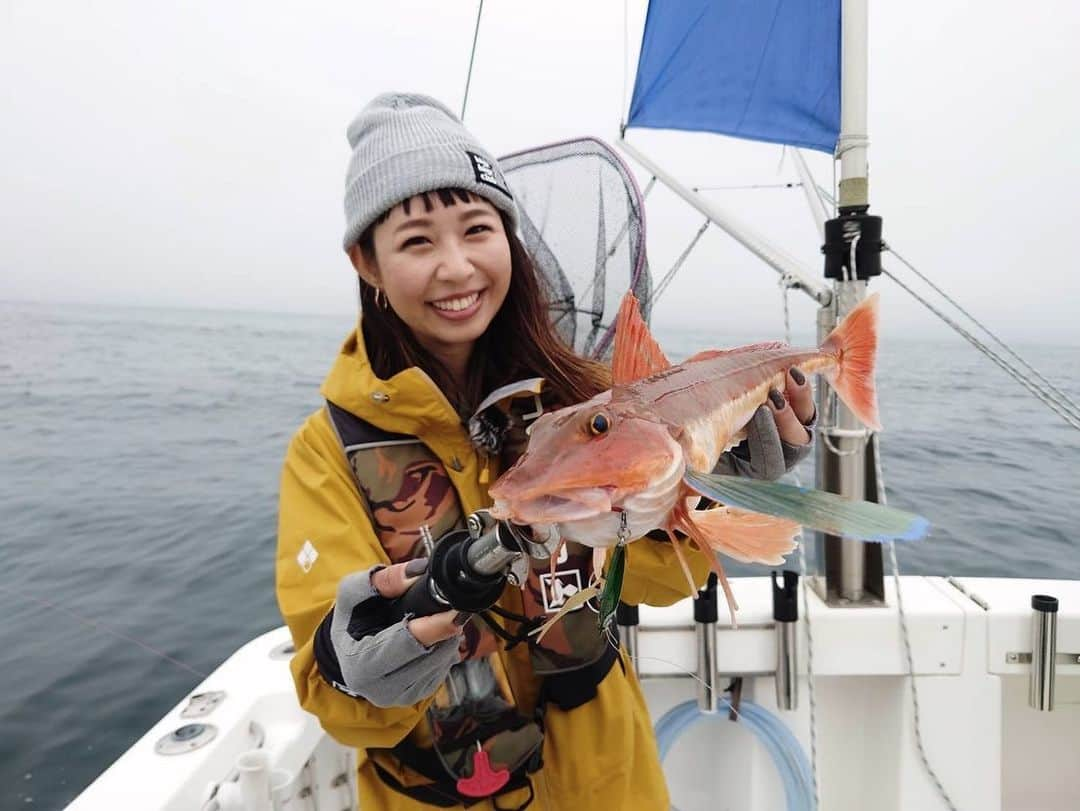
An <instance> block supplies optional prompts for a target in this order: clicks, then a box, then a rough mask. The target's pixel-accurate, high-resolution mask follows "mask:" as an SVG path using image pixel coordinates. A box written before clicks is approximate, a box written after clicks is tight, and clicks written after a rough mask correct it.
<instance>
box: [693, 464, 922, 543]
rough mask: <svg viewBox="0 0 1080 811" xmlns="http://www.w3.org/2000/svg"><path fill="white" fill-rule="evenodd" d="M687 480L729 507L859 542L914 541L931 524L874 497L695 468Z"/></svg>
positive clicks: (694, 488) (697, 488) (700, 491)
mask: <svg viewBox="0 0 1080 811" xmlns="http://www.w3.org/2000/svg"><path fill="white" fill-rule="evenodd" d="M683 480H684V481H685V482H686V484H687V486H689V487H690V488H691V489H692V490H694V491H696V492H698V493H700V494H701V495H703V496H705V497H706V498H711V499H712V500H713V501H717V502H720V503H721V504H726V505H727V506H729V507H737V508H739V509H742V510H749V511H751V512H755V513H761V514H763V515H771V516H775V517H777V518H787V519H789V520H791V521H795V522H797V523H799V524H801V525H802V526H804V527H808V528H810V529H816V530H820V531H821V532H827V533H829V534H830V535H839V536H841V537H844V538H852V539H854V540H859V541H874V542H878V543H881V542H884V541H915V540H918V539H919V538H923V537H925V536H926V533H927V532H928V531H929V529H930V522H929V521H927V520H926V519H925V518H923V517H922V516H921V515H915V514H914V513H909V512H905V511H904V510H898V509H896V508H895V507H887V506H885V505H883V504H875V503H873V502H871V501H852V500H851V499H847V498H843V497H842V496H838V495H836V494H835V493H826V492H824V491H823V490H811V489H809V488H806V487H795V486H793V485H790V484H781V483H780V482H767V481H760V480H758V479H747V478H744V477H742V476H724V475H721V474H718V473H696V472H694V471H690V470H688V471H687V472H686V474H685V475H684V476H683Z"/></svg>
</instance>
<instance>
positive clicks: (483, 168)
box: [465, 150, 514, 200]
mask: <svg viewBox="0 0 1080 811" xmlns="http://www.w3.org/2000/svg"><path fill="white" fill-rule="evenodd" d="M465 154H466V155H468V156H469V160H470V161H472V167H473V174H475V175H476V182H477V183H483V184H484V185H485V186H491V187H492V188H493V189H498V190H499V191H501V192H502V193H503V194H505V195H506V196H507V197H509V198H510V199H511V200H513V199H514V195H512V194H511V193H510V190H509V189H507V188H506V187H505V186H503V184H502V183H500V182H499V176H498V175H497V174H496V173H495V167H494V166H492V165H491V162H490V161H489V160H487V158H483V157H481V156H480V155H477V154H476V153H475V152H469V151H468V150H465Z"/></svg>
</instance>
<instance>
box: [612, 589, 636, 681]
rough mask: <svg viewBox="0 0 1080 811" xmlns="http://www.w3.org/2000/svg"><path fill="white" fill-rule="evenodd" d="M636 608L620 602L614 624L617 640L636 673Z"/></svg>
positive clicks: (616, 609)
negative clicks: (617, 629)
mask: <svg viewBox="0 0 1080 811" xmlns="http://www.w3.org/2000/svg"><path fill="white" fill-rule="evenodd" d="M640 621H641V620H640V617H639V615H638V607H637V606H636V605H627V604H626V603H623V602H620V603H619V604H618V606H616V608H615V624H616V625H617V626H618V627H619V639H621V640H622V643H623V647H625V648H626V652H627V653H628V654H629V656H630V664H631V666H632V667H633V668H634V672H635V673H636V672H637V671H638V670H639V668H638V658H637V657H638V623H639V622H640Z"/></svg>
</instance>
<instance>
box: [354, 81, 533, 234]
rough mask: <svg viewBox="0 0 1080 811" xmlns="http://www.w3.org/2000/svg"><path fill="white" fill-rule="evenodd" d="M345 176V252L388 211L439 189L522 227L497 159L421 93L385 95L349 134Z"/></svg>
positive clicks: (367, 110) (359, 118)
mask: <svg viewBox="0 0 1080 811" xmlns="http://www.w3.org/2000/svg"><path fill="white" fill-rule="evenodd" d="M347 134H348V138H349V145H350V146H351V147H352V158H351V159H350V160H349V169H348V172H347V173H346V175H345V240H344V247H345V250H348V249H349V248H350V247H351V246H352V245H354V244H355V243H356V241H357V240H358V239H360V235H361V234H363V233H364V231H365V230H366V229H367V228H368V226H370V225H371V224H372V223H373V222H375V220H376V219H378V218H379V216H380V215H382V214H383V213H384V212H386V211H389V210H390V209H391V208H393V207H394V206H395V205H397V204H398V203H400V202H401V201H402V200H407V199H408V198H410V197H412V196H414V195H417V194H420V193H421V192H427V191H434V190H435V189H448V188H453V189H465V190H466V191H470V192H473V193H475V194H478V195H480V196H481V197H483V198H485V199H486V200H488V201H489V202H490V203H491V204H492V205H493V206H495V207H496V208H498V209H500V210H501V211H503V212H505V213H506V214H507V215H508V216H509V217H510V220H511V222H512V223H514V224H515V225H516V223H517V209H516V207H515V206H514V197H513V195H512V194H511V193H510V188H509V187H508V186H507V185H506V179H505V178H504V177H503V173H502V170H501V169H500V168H499V165H498V164H497V163H496V162H495V159H494V158H493V157H492V156H491V155H490V154H488V152H487V150H485V149H484V148H483V147H482V146H480V144H478V143H477V142H476V139H475V138H473V136H472V134H471V133H470V132H469V131H468V130H466V129H465V127H464V125H463V124H462V123H461V121H459V120H458V117H457V116H455V115H454V114H453V113H452V112H450V110H448V109H447V108H446V107H445V106H444V105H443V104H442V103H441V102H439V101H436V100H435V99H433V98H431V97H429V96H422V95H420V94H418V93H383V94H382V95H380V96H377V97H376V98H375V99H374V100H373V101H371V102H370V103H369V104H368V105H367V106H366V107H365V108H364V109H363V110H362V111H361V112H360V114H359V115H358V116H357V117H356V118H355V119H353V122H352V123H351V124H350V125H349V129H348V133H347Z"/></svg>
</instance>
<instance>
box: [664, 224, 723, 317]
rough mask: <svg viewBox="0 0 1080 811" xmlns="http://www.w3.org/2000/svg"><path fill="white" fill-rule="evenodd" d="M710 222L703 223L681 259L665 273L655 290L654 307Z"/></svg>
mask: <svg viewBox="0 0 1080 811" xmlns="http://www.w3.org/2000/svg"><path fill="white" fill-rule="evenodd" d="M710 222H711V220H705V222H704V223H702V225H701V227H700V228H699V229H698V232H697V233H696V234H694V238H693V239H692V240H690V244H689V245H687V246H686V250H684V251H683V252H682V254H681V255H680V256H679V258H678V259H676V260H675V264H674V265H672V267H671V270H669V271H668V272H667V273H665V274H664V278H662V279H661V280H660V283H659V284H658V285H656V289H654V290H653V294H652V303H653V306H656V302H657V300H658V299H659V298H660V295H661V294H662V293H663V292H664V290H665V289H667V286H668V285H669V284H671V280H672V279H674V278H675V274H676V273H677V272H678V271H679V268H681V267H682V266H683V263H684V262H685V261H686V258H687V257H688V256H689V255H690V251H692V250H694V246H695V245H697V244H698V240H700V239H701V237H702V235H703V234H704V233H705V231H706V230H708V228H709V224H710Z"/></svg>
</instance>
